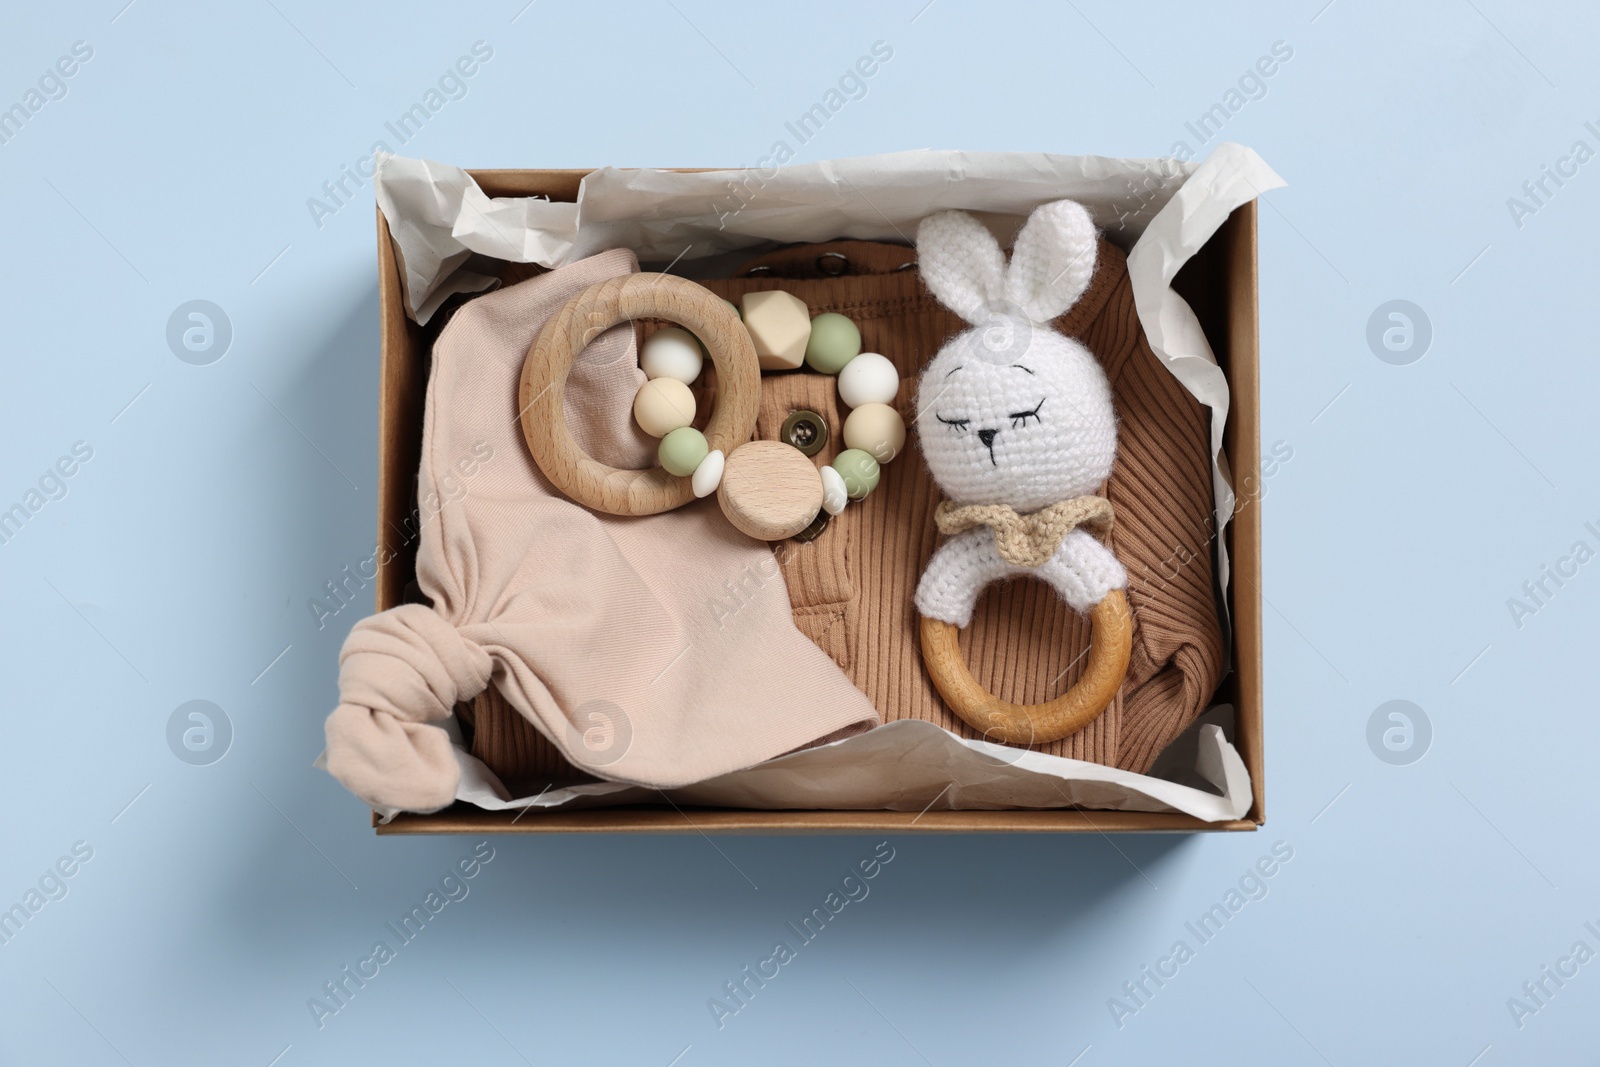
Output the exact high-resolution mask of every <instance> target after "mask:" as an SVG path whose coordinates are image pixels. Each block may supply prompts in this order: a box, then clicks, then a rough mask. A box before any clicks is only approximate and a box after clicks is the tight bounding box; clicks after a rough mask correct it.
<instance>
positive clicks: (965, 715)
mask: <svg viewBox="0 0 1600 1067" xmlns="http://www.w3.org/2000/svg"><path fill="white" fill-rule="evenodd" d="M1089 619H1090V622H1091V624H1092V625H1093V627H1094V629H1093V631H1092V633H1091V635H1090V638H1089V663H1088V665H1087V666H1086V667H1085V668H1084V670H1083V676H1082V677H1080V678H1079V679H1078V681H1077V683H1076V684H1075V685H1073V686H1072V688H1071V689H1068V690H1067V691H1066V692H1065V693H1062V694H1061V695H1060V696H1058V697H1056V698H1055V699H1054V700H1050V701H1047V702H1045V703H1043V704H1013V703H1011V702H1010V701H1009V700H1001V699H1000V698H999V697H997V696H995V695H994V694H993V693H990V692H989V691H988V690H987V689H985V688H984V687H983V686H981V685H979V684H978V680H977V679H976V678H974V677H973V676H972V672H971V671H970V670H968V669H967V665H966V662H965V661H964V660H962V658H961V648H960V646H959V645H958V644H957V641H956V639H957V635H958V634H959V633H960V631H959V630H958V629H957V628H956V627H955V626H953V625H952V624H950V623H948V622H943V621H941V620H939V619H930V618H928V617H926V616H923V617H922V662H923V665H924V666H926V667H927V669H928V675H929V677H931V678H932V679H933V686H934V688H935V689H937V690H938V691H939V695H940V696H942V697H944V701H945V703H946V704H949V705H950V709H951V710H952V711H954V712H955V713H956V714H957V715H959V716H961V718H962V720H963V721H965V722H966V723H967V725H969V726H971V727H972V728H973V729H974V730H981V731H982V732H983V737H984V740H986V741H1001V742H1003V743H1005V744H1008V745H1042V744H1045V743H1046V742H1049V741H1059V740H1061V738H1063V737H1070V736H1072V735H1073V734H1075V733H1077V732H1078V731H1079V730H1081V729H1083V728H1084V727H1085V726H1088V725H1089V724H1090V723H1091V722H1093V721H1094V720H1095V719H1096V718H1098V717H1099V715H1100V713H1101V712H1103V711H1105V710H1106V706H1107V705H1109V704H1110V703H1111V699H1112V698H1113V697H1115V696H1116V695H1117V690H1118V689H1119V688H1121V686H1122V679H1123V677H1124V676H1125V675H1126V674H1127V673H1128V659H1129V657H1130V656H1131V654H1132V651H1133V616H1132V615H1130V614H1129V613H1128V601H1127V598H1126V597H1124V596H1123V595H1122V590H1120V589H1113V590H1111V592H1109V593H1107V594H1106V597H1105V599H1104V600H1102V601H1100V603H1098V604H1096V605H1095V606H1094V608H1093V609H1092V610H1091V611H1090V613H1089Z"/></svg>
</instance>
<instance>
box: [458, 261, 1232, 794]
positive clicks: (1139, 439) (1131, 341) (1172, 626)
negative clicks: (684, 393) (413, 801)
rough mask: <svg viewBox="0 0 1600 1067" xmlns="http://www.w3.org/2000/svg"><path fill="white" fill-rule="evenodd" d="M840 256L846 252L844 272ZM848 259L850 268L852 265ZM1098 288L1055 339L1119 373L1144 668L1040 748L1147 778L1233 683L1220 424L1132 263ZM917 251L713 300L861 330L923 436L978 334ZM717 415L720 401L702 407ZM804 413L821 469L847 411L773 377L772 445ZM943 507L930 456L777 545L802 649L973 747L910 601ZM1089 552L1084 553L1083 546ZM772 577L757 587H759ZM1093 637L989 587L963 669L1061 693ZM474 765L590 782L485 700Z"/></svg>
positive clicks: (726, 288) (880, 703)
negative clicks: (1080, 723)
mask: <svg viewBox="0 0 1600 1067" xmlns="http://www.w3.org/2000/svg"><path fill="white" fill-rule="evenodd" d="M829 253H838V255H829ZM841 255H842V256H843V257H844V258H843V259H840V258H839V257H840V256H841ZM1098 261H1099V262H1098V266H1097V268H1096V269H1095V271H1094V274H1093V276H1092V278H1091V279H1090V281H1089V285H1088V289H1087V290H1086V291H1085V292H1084V295H1083V297H1082V298H1081V299H1080V300H1079V301H1078V303H1077V304H1076V305H1074V306H1073V307H1072V309H1071V310H1069V311H1068V312H1067V314H1065V315H1063V316H1062V317H1061V318H1059V319H1057V320H1056V321H1055V322H1054V324H1053V325H1054V327H1055V329H1057V330H1060V331H1061V332H1062V333H1065V334H1066V335H1067V336H1068V337H1071V338H1074V339H1076V340H1077V341H1079V342H1081V343H1082V344H1084V345H1085V346H1086V347H1088V348H1089V350H1090V351H1092V352H1093V353H1094V355H1095V357H1096V359H1097V360H1098V361H1099V363H1100V366H1101V367H1102V368H1103V369H1104V371H1105V374H1106V377H1107V378H1108V379H1109V381H1110V383H1111V387H1112V393H1113V400H1114V404H1115V408H1116V415H1117V419H1118V448H1117V457H1116V463H1115V466H1114V467H1113V469H1112V473H1111V478H1110V480H1109V481H1108V482H1107V484H1106V485H1105V487H1104V490H1103V492H1104V495H1105V496H1106V497H1107V498H1109V499H1110V500H1111V502H1112V504H1113V506H1114V507H1115V510H1116V525H1115V528H1114V530H1113V531H1112V533H1111V536H1110V537H1109V539H1108V544H1109V545H1110V546H1111V548H1112V549H1113V550H1114V551H1115V552H1116V555H1117V557H1118V558H1119V559H1120V560H1121V561H1122V563H1123V565H1124V566H1125V567H1126V569H1127V576H1128V587H1127V595H1128V601H1129V605H1130V607H1131V608H1132V611H1133V619H1134V640H1133V656H1132V662H1131V663H1130V665H1129V668H1128V675H1127V679H1126V681H1125V682H1124V683H1123V687H1122V689H1121V691H1120V692H1119V693H1118V695H1117V697H1116V699H1115V700H1114V701H1113V703H1112V705H1111V707H1110V708H1108V709H1107V710H1106V712H1105V714H1104V715H1102V716H1100V718H1099V719H1097V720H1096V721H1095V722H1094V723H1092V724H1091V725H1090V726H1089V727H1088V728H1086V729H1085V730H1083V731H1081V732H1080V733H1078V734H1075V735H1073V736H1072V737H1070V738H1066V739H1063V740H1061V741H1057V742H1052V743H1050V744H1047V745H1041V746H1039V749H1038V750H1039V751H1042V752H1047V753H1050V754H1052V755H1058V756H1069V757H1072V758H1075V759H1085V760H1092V761H1094V762H1097V763H1103V764H1107V765H1110V766H1115V767H1121V768H1124V769H1128V770H1134V771H1140V772H1143V771H1145V770H1147V769H1148V768H1149V766H1150V764H1151V762H1152V761H1153V760H1154V759H1155V757H1156V755H1157V754H1158V753H1159V752H1160V751H1161V750H1162V749H1163V748H1165V747H1166V745H1167V744H1168V743H1169V742H1171V741H1172V739H1173V738H1175V737H1177V735H1178V734H1180V733H1181V732H1183V730H1184V728H1185V727H1187V726H1188V725H1189V724H1190V723H1191V722H1193V721H1194V719H1195V717H1196V716H1198V715H1199V713H1200V712H1201V711H1203V710H1204V709H1205V707H1206V705H1207V703H1208V702H1209V700H1210V698H1211V695H1212V693H1213V691H1214V690H1215V689H1216V686H1217V683H1218V682H1219V681H1220V679H1221V677H1222V672H1223V669H1224V666H1225V660H1224V651H1225V650H1224V645H1223V638H1222V631H1221V626H1220V622H1219V619H1218V615H1217V607H1216V600H1215V593H1214V591H1213V588H1212V564H1211V559H1212V547H1213V546H1212V544H1211V539H1212V536H1213V524H1212V517H1211V516H1212V507H1213V502H1212V496H1211V472H1210V463H1209V457H1208V452H1207V441H1208V427H1209V421H1208V418H1209V416H1208V413H1207V411H1206V409H1205V408H1204V407H1202V406H1201V405H1200V404H1199V403H1198V402H1197V401H1196V400H1195V399H1194V398H1193V397H1192V396H1190V395H1189V393H1188V392H1187V391H1186V390H1185V389H1184V388H1183V386H1182V385H1181V384H1179V382H1178V381H1177V379H1175V378H1174V377H1173V376H1172V374H1171V373H1170V372H1169V371H1167V370H1166V368H1164V367H1162V366H1161V364H1160V363H1159V362H1158V361H1157V359H1156V357H1155V355H1154V353H1152V352H1151V351H1150V348H1149V345H1148V344H1147V343H1146V341H1145V338H1144V333H1143V331H1142V330H1141V329H1140V326H1139V320H1138V315H1137V313H1136V311H1135V308H1134V302H1133V292H1132V289H1131V287H1130V285H1129V283H1128V276H1127V266H1126V259H1125V256H1124V254H1123V253H1122V252H1121V250H1119V249H1118V248H1116V247H1115V246H1114V245H1111V244H1110V243H1109V242H1107V241H1104V240H1101V241H1100V242H1099V245H1098ZM915 263H916V253H915V252H914V251H913V250H912V249H909V248H906V247H904V246H900V245H887V244H878V243H875V242H865V241H838V242H832V243H829V244H825V245H807V246H800V247H795V248H789V249H784V250H781V251H778V252H775V253H772V254H770V255H767V256H763V257H760V258H759V259H757V260H753V261H752V262H751V263H749V264H747V265H746V267H745V270H746V271H748V270H750V269H751V268H766V270H759V269H758V270H757V272H756V273H755V274H753V275H750V276H749V277H744V278H738V279H731V280H714V281H708V282H705V283H704V284H705V285H706V286H707V287H708V288H710V289H711V290H712V291H714V292H716V293H718V294H719V295H722V296H725V297H729V298H730V299H733V300H735V301H737V300H738V298H739V296H740V295H742V294H743V293H746V292H751V291H759V290H762V289H773V288H783V289H786V290H788V291H789V292H792V293H794V294H795V295H796V296H798V297H800V298H801V299H802V300H804V301H806V303H807V304H808V305H809V306H810V308H811V312H812V314H813V315H815V314H819V313H821V312H824V311H837V312H840V313H841V314H844V315H848V316H850V318H851V319H853V320H854V321H855V322H856V324H857V325H858V326H859V327H860V329H861V334H862V345H863V348H864V349H865V350H867V351H873V352H881V353H883V355H885V356H887V357H888V358H889V359H890V360H891V361H893V362H894V364H895V366H896V367H897V368H898V369H899V371H900V376H901V379H902V386H901V391H900V396H899V398H898V400H897V406H898V408H899V410H900V412H901V414H902V416H904V417H905V418H906V421H907V423H908V424H909V423H910V422H911V421H912V418H911V417H912V415H913V414H914V412H913V409H912V401H911V392H912V385H913V383H915V381H916V379H917V376H918V375H919V374H920V373H921V371H922V368H923V366H924V365H925V364H926V362H927V361H928V360H929V359H930V358H931V357H932V356H933V354H934V353H935V352H937V351H938V350H939V348H940V346H941V345H943V344H944V342H945V341H946V340H947V339H948V338H949V337H950V336H951V335H952V334H954V333H956V332H958V331H960V330H962V329H964V328H965V324H964V323H963V321H962V320H961V319H960V318H959V317H957V316H956V315H955V314H953V313H951V312H950V311H948V310H946V309H945V308H943V307H941V306H940V305H939V303H938V301H937V300H935V299H934V298H933V296H932V295H931V294H930V293H929V292H928V291H927V289H926V288H924V286H923V284H922V282H921V280H920V278H919V277H918V274H917V272H916V271H915V270H914V269H909V267H908V265H914V264H915ZM702 407H704V403H703V402H702ZM796 408H807V409H810V410H812V411H815V412H817V413H819V414H820V415H822V416H823V417H824V419H826V421H827V423H828V427H829V431H830V435H829V441H828V445H827V447H826V448H825V449H824V450H823V451H822V452H821V453H820V454H818V455H817V456H816V457H814V458H815V459H816V461H817V462H818V463H819V464H820V463H823V462H827V461H829V460H831V459H832V458H833V456H835V455H837V454H838V451H839V450H840V448H841V447H842V442H841V441H840V432H841V428H842V426H843V424H844V416H845V415H847V414H848V413H849V411H848V409H847V408H845V407H844V406H843V405H842V404H841V403H840V402H839V399H838V388H837V382H836V380H835V379H834V378H832V377H830V376H825V375H820V374H814V373H809V372H796V373H791V374H778V375H772V374H768V375H764V376H763V377H762V407H761V415H760V420H759V424H758V427H757V435H758V436H760V437H762V438H766V439H772V440H776V439H777V438H778V435H779V430H780V428H781V426H782V424H783V420H784V419H785V418H786V417H787V416H788V415H789V413H790V412H791V411H793V410H795V409H796ZM939 502H940V493H939V491H938V488H937V487H936V486H935V485H934V483H933V480H932V478H931V477H930V476H929V474H928V471H927V468H926V467H925V466H924V464H923V461H922V458H921V454H920V452H919V450H918V449H916V448H907V449H906V450H905V452H904V453H902V454H901V455H900V456H899V457H898V458H896V459H895V460H894V461H893V462H891V463H888V464H885V465H884V467H883V468H882V481H881V482H880V483H879V486H878V488H877V489H875V490H874V491H873V492H872V494H871V495H870V496H868V497H867V498H866V500H864V501H860V502H852V503H851V504H850V506H849V507H847V508H846V509H845V511H844V513H843V514H841V515H840V516H838V517H837V518H835V519H833V520H832V522H831V523H830V524H829V526H828V528H827V530H825V531H824V532H823V534H822V536H821V537H819V538H818V539H817V540H816V541H814V542H811V543H809V544H800V543H797V542H794V541H786V542H781V543H779V544H777V545H775V546H774V556H775V559H776V562H777V565H778V566H780V567H781V568H782V572H783V577H784V579H785V581H786V582H787V583H788V588H789V593H790V599H791V602H792V604H793V612H794V619H795V623H796V625H797V626H798V627H799V629H800V630H801V632H802V633H804V634H806V635H807V636H808V637H810V638H811V639H812V640H813V641H815V642H816V643H817V644H818V645H819V646H820V647H821V648H822V650H823V651H824V652H826V653H827V654H828V655H829V656H830V657H832V658H833V659H834V660H835V662H837V663H838V664H839V665H840V666H841V667H842V668H843V669H844V671H845V673H846V674H847V675H848V676H849V677H850V679H851V681H853V682H854V683H855V684H856V685H857V686H858V687H859V688H860V689H861V690H862V691H863V692H864V693H866V695H867V696H868V697H869V698H870V699H871V701H872V703H873V705H874V706H876V707H877V708H878V710H879V712H880V714H881V715H882V716H883V718H884V720H885V721H892V720H895V719H924V720H927V721H930V722H934V723H937V724H938V725H940V726H942V727H944V728H945V729H948V730H951V731H953V732H955V733H957V734H959V735H961V736H963V737H969V738H976V737H977V736H978V735H977V732H976V731H974V730H972V729H971V728H970V727H969V726H967V724H966V723H964V722H962V721H961V720H960V719H959V718H957V717H956V716H955V715H954V714H952V713H951V712H950V711H949V709H948V708H946V707H945V706H944V703H943V701H941V700H940V698H939V695H938V694H937V693H936V692H935V691H934V690H933V687H932V685H931V684H930V683H929V681H928V678H927V674H926V672H925V671H924V670H923V666H922V656H921V651H920V649H919V647H918V643H917V636H916V635H917V621H916V614H915V610H914V608H913V605H912V602H911V596H912V591H913V590H914V589H915V587H916V584H917V579H918V576H919V575H920V574H921V572H922V569H923V568H924V566H925V565H926V564H927V561H928V559H929V557H930V556H931V555H932V553H933V549H934V545H935V544H936V542H937V541H938V540H939V534H938V531H937V529H936V528H935V522H934V512H935V509H936V507H937V506H938V504H939ZM1082 536H1085V537H1087V536H1088V535H1087V534H1083V535H1082ZM761 580H762V576H761V575H760V574H759V573H757V574H754V575H752V576H751V582H752V583H757V582H760V581H761ZM1089 632H1090V627H1089V623H1088V621H1087V620H1086V619H1082V618H1080V617H1079V616H1078V615H1076V614H1075V613H1074V612H1073V611H1072V609H1071V608H1069V607H1068V606H1067V605H1066V604H1064V603H1062V601H1061V600H1060V599H1059V598H1058V597H1057V596H1056V594H1055V593H1054V592H1053V591H1052V590H1051V589H1049V588H1047V587H1046V586H1044V585H1043V584H1042V583H1039V582H1036V581H1014V582H1007V583H1003V584H998V585H994V586H991V587H990V588H989V589H988V590H987V591H985V593H984V594H983V596H982V597H981V598H980V599H979V601H978V603H977V608H976V611H975V612H974V614H973V618H972V621H971V624H970V625H969V626H968V627H967V628H966V629H965V630H963V631H962V634H961V647H962V653H963V656H964V658H965V660H966V662H967V663H968V665H969V666H970V667H971V669H972V671H973V673H974V675H975V676H976V678H977V680H978V681H979V682H980V683H981V684H982V685H984V686H985V688H987V689H988V690H989V691H990V692H993V693H995V694H996V695H997V696H1000V697H1002V698H1003V699H1006V700H1012V701H1016V702H1018V703H1037V702H1040V701H1043V700H1048V699H1050V698H1052V697H1055V696H1058V695H1059V694H1060V693H1062V692H1063V691H1065V689H1066V688H1067V687H1068V686H1070V685H1071V684H1072V683H1073V682H1075V681H1076V680H1077V677H1078V674H1079V673H1080V671H1081V669H1082V660H1083V653H1084V652H1085V650H1086V649H1087V647H1088V640H1089ZM473 718H474V720H475V724H476V732H475V737H474V740H473V752H474V753H475V754H476V755H477V756H479V758H481V759H483V760H484V762H486V763H487V764H488V765H489V766H490V767H492V768H493V769H494V770H495V771H496V772H497V773H499V774H500V775H501V776H502V778H504V779H505V780H506V781H507V784H508V785H511V786H512V787H513V789H518V790H519V791H520V790H524V789H527V788H529V787H531V788H532V790H533V791H537V789H538V788H540V787H541V785H542V783H543V782H546V781H549V780H551V779H552V778H556V777H559V778H572V777H580V776H579V775H577V774H576V773H575V772H574V771H572V770H571V769H570V768H568V767H566V766H565V764H564V761H562V760H561V758H560V756H559V755H558V754H557V753H555V752H554V751H553V750H552V748H551V746H550V745H549V744H548V742H546V741H545V740H544V739H543V738H541V737H539V736H538V735H537V734H536V733H534V731H533V729H532V727H531V726H529V725H527V723H526V722H525V721H523V720H521V718H520V716H517V715H516V714H515V713H514V712H512V711H511V710H510V709H508V708H505V707H504V706H503V705H502V704H500V702H499V700H498V698H497V697H496V696H495V695H493V693H492V692H491V693H490V694H485V696H483V697H480V698H478V700H477V701H475V703H474V715H473Z"/></svg>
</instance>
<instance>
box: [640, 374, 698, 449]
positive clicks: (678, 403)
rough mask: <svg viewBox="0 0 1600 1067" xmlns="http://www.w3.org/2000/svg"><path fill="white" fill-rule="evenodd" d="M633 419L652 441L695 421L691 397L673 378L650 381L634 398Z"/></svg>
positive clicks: (689, 392) (686, 389) (692, 397)
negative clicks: (653, 438)
mask: <svg viewBox="0 0 1600 1067" xmlns="http://www.w3.org/2000/svg"><path fill="white" fill-rule="evenodd" d="M633 419H634V421H635V422H637V423H638V424H639V428H640V429H641V430H643V431H644V432H645V433H647V434H649V435H650V436H651V437H665V436H666V435H667V434H669V433H671V432H672V431H673V430H676V429H677V428H678V427H680V426H687V425H689V424H690V423H691V422H693V421H694V393H693V392H691V391H690V389H689V387H688V386H687V385H685V384H683V383H682V382H680V381H678V379H676V378H652V379H650V380H649V381H648V382H645V383H644V385H642V386H640V387H639V393H638V395H637V396H635V397H634V398H633Z"/></svg>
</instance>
